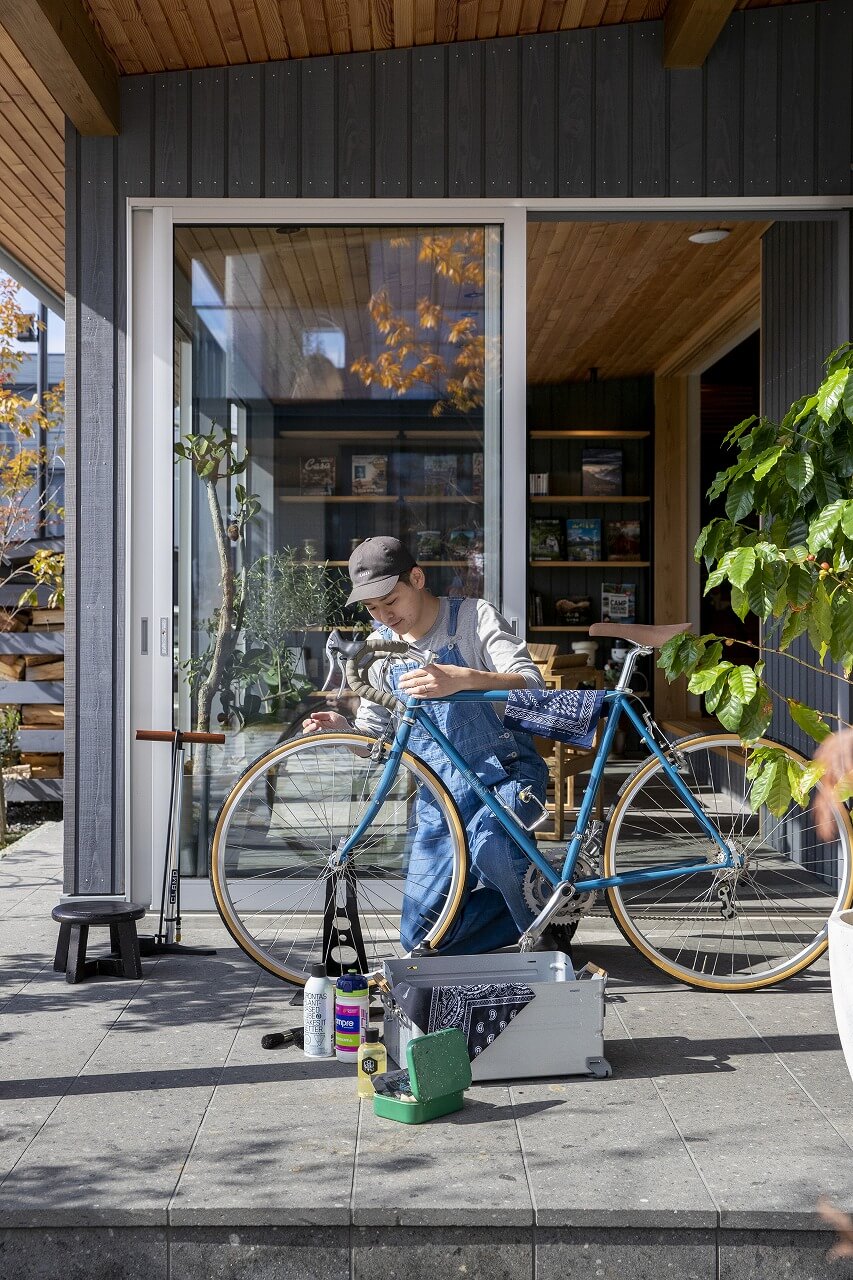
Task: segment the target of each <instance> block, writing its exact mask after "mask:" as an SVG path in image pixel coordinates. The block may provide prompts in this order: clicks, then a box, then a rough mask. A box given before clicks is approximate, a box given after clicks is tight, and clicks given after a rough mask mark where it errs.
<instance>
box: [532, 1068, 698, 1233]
mask: <svg viewBox="0 0 853 1280" xmlns="http://www.w3.org/2000/svg"><path fill="white" fill-rule="evenodd" d="M608 1053H611V1049H610V1048H609V1047H608ZM611 1056H612V1057H613V1059H614V1061H615V1063H616V1068H615V1069H616V1074H615V1075H614V1076H613V1077H612V1078H611V1079H609V1080H581V1079H577V1080H570V1081H550V1082H547V1083H537V1082H530V1083H528V1084H524V1085H513V1088H512V1097H513V1101H514V1103H515V1105H516V1111H517V1114H518V1127H519V1132H520V1134H521V1140H522V1144H523V1146H524V1153H525V1158H526V1163H527V1172H528V1177H529V1179H530V1189H531V1195H532V1198H533V1204H534V1208H535V1214H536V1223H537V1225H538V1226H564V1225H568V1224H574V1225H578V1224H581V1223H587V1224H591V1225H593V1224H604V1223H607V1224H609V1225H612V1226H614V1227H615V1226H618V1225H619V1224H627V1223H631V1224H633V1225H640V1224H643V1225H647V1226H653V1225H658V1226H671V1225H674V1224H675V1223H678V1224H679V1225H681V1226H684V1227H702V1226H707V1227H713V1226H715V1225H716V1223H717V1207H716V1205H715V1204H714V1201H713V1199H712V1197H711V1196H710V1195H709V1193H708V1190H707V1187H706V1186H705V1185H704V1183H703V1182H702V1179H701V1177H700V1176H699V1174H698V1173H697V1172H696V1168H695V1166H694V1164H693V1161H692V1160H691V1158H690V1153H689V1152H688V1150H687V1148H686V1146H685V1144H684V1142H683V1140H682V1138H681V1135H680V1134H679V1132H678V1130H677V1129H676V1127H675V1125H674V1124H673V1123H672V1120H671V1118H670V1116H669V1115H668V1113H667V1111H666V1108H665V1107H664V1106H663V1103H662V1102H661V1100H660V1096H659V1095H658V1093H657V1092H656V1090H655V1089H654V1086H653V1085H652V1084H651V1082H647V1081H639V1080H622V1079H620V1078H619V1065H618V1064H619V1061H620V1055H619V1054H618V1053H617V1052H613V1053H612V1054H611ZM591 1151H594V1152H595V1158H594V1159H590V1158H589V1153H590V1152H591Z"/></svg>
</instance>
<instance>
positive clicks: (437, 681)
mask: <svg viewBox="0 0 853 1280" xmlns="http://www.w3.org/2000/svg"><path fill="white" fill-rule="evenodd" d="M475 674H476V672H474V671H472V670H471V669H470V668H468V667H455V666H452V665H450V666H446V665H445V664H444V663H441V662H430V663H428V664H427V665H426V666H425V667H419V668H418V669H417V671H407V672H406V674H405V675H404V676H401V677H400V689H401V690H402V692H403V693H405V694H406V695H407V696H410V695H411V694H414V695H415V697H416V698H447V697H449V695H450V694H451V693H461V692H462V690H463V689H472V688H474V685H473V684H472V682H471V677H472V676H474V675H475Z"/></svg>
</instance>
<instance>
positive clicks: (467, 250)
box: [350, 227, 498, 417]
mask: <svg viewBox="0 0 853 1280" xmlns="http://www.w3.org/2000/svg"><path fill="white" fill-rule="evenodd" d="M411 243H412V242H411V240H410V239H409V238H408V237H397V238H395V239H394V240H392V241H391V246H392V247H393V248H395V249H405V248H408V247H409V246H410V245H411ZM417 261H418V262H423V263H429V265H430V266H431V267H432V269H433V272H434V274H435V283H436V286H437V288H436V289H435V290H433V292H442V293H443V294H445V295H446V296H448V297H449V296H450V295H451V294H452V289H441V288H440V285H441V284H442V283H446V284H447V285H449V286H456V289H457V290H458V293H459V295H460V296H461V294H462V291H463V290H469V291H477V292H478V293H479V294H480V295H482V293H483V290H484V286H485V234H484V231H483V229H482V228H476V227H474V228H467V229H457V228H454V229H453V230H450V231H448V232H446V233H444V234H434V233H431V234H424V235H421V236H419V237H418V242H417ZM367 308H368V311H369V313H370V318H371V320H372V321H373V324H374V326H375V328H376V331H377V333H378V334H379V335H380V337H381V339H382V345H383V348H384V349H383V350H382V351H380V352H379V354H378V355H377V356H376V357H375V359H372V360H371V359H369V358H368V357H367V356H361V357H359V358H358V359H357V360H354V361H353V363H352V365H351V366H350V368H351V371H352V372H353V373H355V374H356V375H357V376H358V377H359V378H360V379H361V381H362V382H363V383H364V385H365V386H368V387H369V386H372V385H374V384H377V385H378V386H380V387H383V388H384V389H386V390H388V391H391V392H393V394H394V395H397V396H403V395H405V394H406V393H407V392H408V391H410V390H411V389H412V388H413V387H415V386H417V385H422V386H428V387H432V388H433V389H434V390H435V395H436V400H435V404H434V405H433V409H432V412H433V415H434V416H435V417H439V416H440V415H441V414H442V413H444V412H445V411H447V410H448V409H450V410H453V411H455V412H457V413H460V414H463V415H466V414H470V413H472V412H474V411H475V410H477V409H481V408H482V407H483V402H484V393H485V382H486V362H487V359H490V360H493V361H494V362H495V365H496V367H497V357H498V346H497V339H496V340H495V342H494V344H493V346H492V349H491V350H489V351H488V352H487V349H486V337H485V334H484V333H483V331H482V328H481V327H480V324H479V320H478V316H477V315H476V314H475V313H474V312H472V311H465V312H464V313H463V314H461V315H460V314H459V311H460V310H461V308H460V307H459V306H456V307H451V306H450V305H449V303H448V302H447V301H445V302H439V301H436V300H435V298H434V297H420V298H418V300H417V306H416V320H415V322H414V323H413V322H412V321H410V320H409V319H407V317H406V315H405V314H404V313H403V312H402V311H401V310H399V309H397V308H395V306H394V303H393V301H392V299H391V296H390V292H389V289H388V286H387V285H385V284H383V285H382V286H381V287H380V288H379V289H377V290H376V291H375V292H374V293H373V294H372V295H371V297H370V301H369V302H368V304H367ZM446 345H449V346H450V347H452V348H453V350H454V354H453V358H452V359H448V358H446V357H445V356H444V355H442V354H441V347H442V346H446Z"/></svg>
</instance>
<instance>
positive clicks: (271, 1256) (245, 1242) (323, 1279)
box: [169, 1227, 350, 1280]
mask: <svg viewBox="0 0 853 1280" xmlns="http://www.w3.org/2000/svg"><path fill="white" fill-rule="evenodd" d="M169 1254H170V1264H171V1277H172V1280H245V1278H246V1277H247V1276H251V1280H350V1252H349V1231H348V1230H347V1229H345V1228H339V1229H335V1228H324V1229H323V1230H318V1229H315V1230H312V1229H311V1228H309V1227H291V1228H288V1227H264V1228H263V1229H260V1228H252V1227H248V1228H247V1227H239V1228H234V1229H232V1230H229V1231H225V1230H222V1229H220V1228H216V1227H175V1228H174V1229H173V1230H172V1231H171V1232H170V1243H169Z"/></svg>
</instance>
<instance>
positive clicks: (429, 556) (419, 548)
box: [415, 529, 444, 560]
mask: <svg viewBox="0 0 853 1280" xmlns="http://www.w3.org/2000/svg"><path fill="white" fill-rule="evenodd" d="M443 549H444V534H443V533H442V531H441V529H417V530H416V531H415V558H416V559H417V560H441V558H442V551H443Z"/></svg>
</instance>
